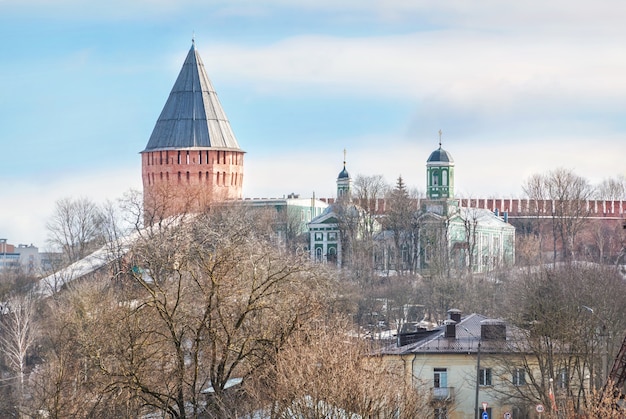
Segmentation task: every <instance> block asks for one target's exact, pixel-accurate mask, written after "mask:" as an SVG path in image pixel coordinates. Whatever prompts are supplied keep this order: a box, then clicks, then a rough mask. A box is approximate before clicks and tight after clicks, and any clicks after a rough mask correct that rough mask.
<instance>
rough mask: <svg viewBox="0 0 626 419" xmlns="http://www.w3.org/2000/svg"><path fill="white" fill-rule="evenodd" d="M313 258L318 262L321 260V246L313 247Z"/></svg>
mask: <svg viewBox="0 0 626 419" xmlns="http://www.w3.org/2000/svg"><path fill="white" fill-rule="evenodd" d="M315 260H316V261H318V262H321V261H322V248H321V247H318V248H316V249H315Z"/></svg>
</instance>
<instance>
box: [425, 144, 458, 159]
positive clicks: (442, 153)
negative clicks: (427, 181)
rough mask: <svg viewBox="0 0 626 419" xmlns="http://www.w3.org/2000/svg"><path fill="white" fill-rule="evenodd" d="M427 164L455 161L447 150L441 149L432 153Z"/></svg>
mask: <svg viewBox="0 0 626 419" xmlns="http://www.w3.org/2000/svg"><path fill="white" fill-rule="evenodd" d="M426 162H427V163H434V162H443V163H454V159H452V154H450V153H448V152H447V151H446V150H444V149H443V148H441V146H439V148H438V149H437V150H435V151H433V152H432V153H430V157H429V158H428V160H426Z"/></svg>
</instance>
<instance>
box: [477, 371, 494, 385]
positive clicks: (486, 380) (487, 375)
mask: <svg viewBox="0 0 626 419" xmlns="http://www.w3.org/2000/svg"><path fill="white" fill-rule="evenodd" d="M479 375H480V380H479V383H480V385H481V386H490V385H491V368H481V369H480V374H479Z"/></svg>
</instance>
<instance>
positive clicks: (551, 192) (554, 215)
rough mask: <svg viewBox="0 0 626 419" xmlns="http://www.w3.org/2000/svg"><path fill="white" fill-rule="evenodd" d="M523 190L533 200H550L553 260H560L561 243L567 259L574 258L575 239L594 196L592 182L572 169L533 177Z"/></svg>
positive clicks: (585, 218) (586, 216)
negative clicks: (589, 201)
mask: <svg viewBox="0 0 626 419" xmlns="http://www.w3.org/2000/svg"><path fill="white" fill-rule="evenodd" d="M523 189H524V192H525V194H526V195H527V196H528V197H529V198H530V199H531V200H535V201H542V202H546V201H545V200H548V201H549V202H550V203H551V208H549V209H548V211H549V215H550V220H551V227H552V243H553V254H554V261H556V260H557V255H558V250H559V244H560V248H561V254H562V256H563V258H564V259H565V260H573V259H575V255H574V250H575V248H576V238H577V235H578V234H579V233H580V231H581V229H582V228H583V226H584V225H585V223H586V221H587V218H588V216H589V211H590V209H589V208H588V206H587V201H588V200H589V199H590V198H591V197H592V196H593V194H594V190H593V188H592V187H591V185H590V184H589V182H588V181H587V180H586V179H584V178H582V177H580V176H578V175H576V174H575V173H574V172H572V171H571V170H567V169H562V168H561V169H555V170H553V171H550V172H548V173H547V174H545V175H533V176H531V177H530V178H529V179H528V180H527V181H526V183H525V184H524V186H523Z"/></svg>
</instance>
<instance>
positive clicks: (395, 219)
mask: <svg viewBox="0 0 626 419" xmlns="http://www.w3.org/2000/svg"><path fill="white" fill-rule="evenodd" d="M387 201H388V203H389V208H388V209H387V211H386V213H385V218H384V227H385V228H386V229H387V230H389V231H391V232H392V233H393V244H394V255H395V260H394V267H395V270H396V271H398V272H403V271H404V270H405V269H406V268H409V269H410V267H412V266H413V261H412V260H411V259H412V254H413V252H412V251H411V246H412V242H413V237H412V233H413V230H412V225H413V224H412V221H413V216H414V214H415V212H416V211H417V208H416V202H415V199H411V197H410V196H409V193H408V191H407V189H406V186H405V184H404V180H403V179H402V176H399V177H398V180H397V182H396V186H395V188H394V189H392V190H391V192H389V194H388V198H387Z"/></svg>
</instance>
